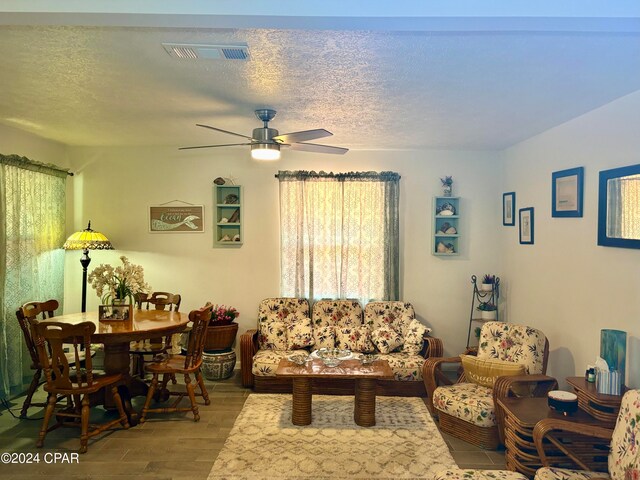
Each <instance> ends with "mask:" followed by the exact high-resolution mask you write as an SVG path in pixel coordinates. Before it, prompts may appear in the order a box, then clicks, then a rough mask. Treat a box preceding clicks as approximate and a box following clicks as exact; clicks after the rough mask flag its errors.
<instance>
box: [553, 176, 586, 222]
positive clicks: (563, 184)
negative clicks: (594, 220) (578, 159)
mask: <svg viewBox="0 0 640 480" xmlns="http://www.w3.org/2000/svg"><path fill="white" fill-rule="evenodd" d="M551 182H552V185H551V216H552V217H581V216H582V196H583V183H584V167H578V168H571V169H569V170H562V171H560V172H553V174H552V175H551Z"/></svg>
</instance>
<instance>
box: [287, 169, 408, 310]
mask: <svg viewBox="0 0 640 480" xmlns="http://www.w3.org/2000/svg"><path fill="white" fill-rule="evenodd" d="M278 178H279V180H280V235H281V252H280V254H281V294H282V295H283V296H291V297H305V298H309V299H316V300H317V299H320V298H355V299H359V300H360V301H361V302H362V303H366V302H368V301H369V300H371V299H385V300H396V299H397V298H398V296H399V291H398V290H399V286H398V268H399V267H398V265H399V260H398V243H399V242H398V197H399V180H400V176H399V175H398V174H397V173H393V172H382V173H375V172H366V173H348V174H335V175H334V174H326V173H323V172H321V173H315V172H280V173H279V174H278Z"/></svg>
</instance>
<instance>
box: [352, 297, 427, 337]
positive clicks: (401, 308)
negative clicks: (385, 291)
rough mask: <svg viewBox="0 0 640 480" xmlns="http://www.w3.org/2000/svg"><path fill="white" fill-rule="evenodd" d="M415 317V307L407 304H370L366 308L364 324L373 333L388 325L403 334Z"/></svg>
mask: <svg viewBox="0 0 640 480" xmlns="http://www.w3.org/2000/svg"><path fill="white" fill-rule="evenodd" d="M415 316H416V312H415V310H414V309H413V305H411V304H410V303H405V302H391V301H389V302H369V303H367V305H366V307H364V323H365V325H368V326H369V328H370V329H371V331H373V330H376V329H378V328H380V327H382V326H385V325H388V326H390V327H392V328H393V329H395V330H396V331H398V332H402V331H404V329H405V327H406V326H407V324H408V323H409V322H411V320H412V319H413V318H415Z"/></svg>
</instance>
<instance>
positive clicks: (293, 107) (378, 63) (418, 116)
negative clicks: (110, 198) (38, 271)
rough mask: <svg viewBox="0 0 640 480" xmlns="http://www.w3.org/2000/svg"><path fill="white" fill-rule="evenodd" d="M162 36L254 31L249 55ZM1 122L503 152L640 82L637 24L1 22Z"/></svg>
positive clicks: (107, 138) (176, 138) (80, 136)
mask: <svg viewBox="0 0 640 480" xmlns="http://www.w3.org/2000/svg"><path fill="white" fill-rule="evenodd" d="M163 42H179V43H213V44H234V43H246V44H248V46H249V50H250V55H251V57H250V60H249V61H246V62H244V61H222V60H177V59H174V58H172V57H170V56H169V55H168V54H167V53H166V52H165V51H164V49H163V47H162V45H161V44H162V43H163ZM0 58H2V68H1V69H0V85H1V88H0V123H3V124H5V125H9V126H12V127H17V128H21V129H24V130H27V131H29V132H33V133H35V134H37V135H40V136H42V137H45V138H48V139H52V140H56V141H59V142H62V143H65V144H69V145H109V146H123V145H149V146H151V145H169V146H185V145H199V144H212V143H233V142H235V140H236V138H234V137H231V136H228V135H224V134H221V133H217V132H213V131H207V130H204V129H199V128H197V127H196V126H195V124H196V123H205V124H209V125H213V126H216V127H219V128H223V129H226V130H231V131H235V132H239V133H243V134H247V135H250V133H251V130H252V129H253V128H255V127H258V126H260V122H258V120H257V119H256V118H255V116H254V115H253V110H254V109H256V108H263V107H271V108H274V109H276V110H277V111H278V115H277V116H276V118H275V120H274V121H272V122H271V125H270V126H272V127H273V128H277V129H278V130H279V131H280V133H285V132H290V131H296V130H305V129H311V128H326V129H327V130H330V131H331V132H333V133H334V136H333V137H330V138H327V139H322V140H320V141H318V142H317V143H325V144H330V145H338V146H344V147H348V148H352V149H406V148H408V149H421V148H456V149H502V148H504V147H507V146H509V145H513V144H514V143H517V142H519V141H521V140H524V139H526V138H529V137H531V136H533V135H536V134H538V133H540V132H542V131H544V130H547V129H549V128H551V127H553V126H556V125H558V124H560V123H563V122H565V121H567V120H569V119H571V118H574V117H576V116H579V115H581V114H583V113H585V112H587V111H589V110H592V109H594V108H597V107H599V106H601V105H604V104H606V103H608V102H610V101H612V100H614V99H616V98H619V97H621V96H624V95H626V94H629V93H631V92H633V91H636V90H639V89H640V35H639V34H638V33H637V32H632V33H621V32H612V33H607V32H593V33H579V32H570V33H563V32H539V31H538V32H437V33H430V32H407V31H405V32H385V31H381V30H376V31H365V30H358V31H349V30H274V29H202V28H195V29H194V28H191V29H185V28H159V27H152V28H131V27H80V26H10V25H8V26H2V27H0Z"/></svg>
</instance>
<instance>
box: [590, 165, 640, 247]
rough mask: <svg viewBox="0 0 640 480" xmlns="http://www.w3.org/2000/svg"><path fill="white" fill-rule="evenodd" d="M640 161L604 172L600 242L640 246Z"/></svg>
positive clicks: (599, 210)
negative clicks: (639, 222)
mask: <svg viewBox="0 0 640 480" xmlns="http://www.w3.org/2000/svg"><path fill="white" fill-rule="evenodd" d="M639 197H640V164H638V165H629V166H628V167H620V168H613V169H611V170H603V171H601V172H600V179H599V185H598V245H601V246H603V247H618V248H640V226H639V224H638V219H639V218H640V202H638V198H639Z"/></svg>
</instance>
